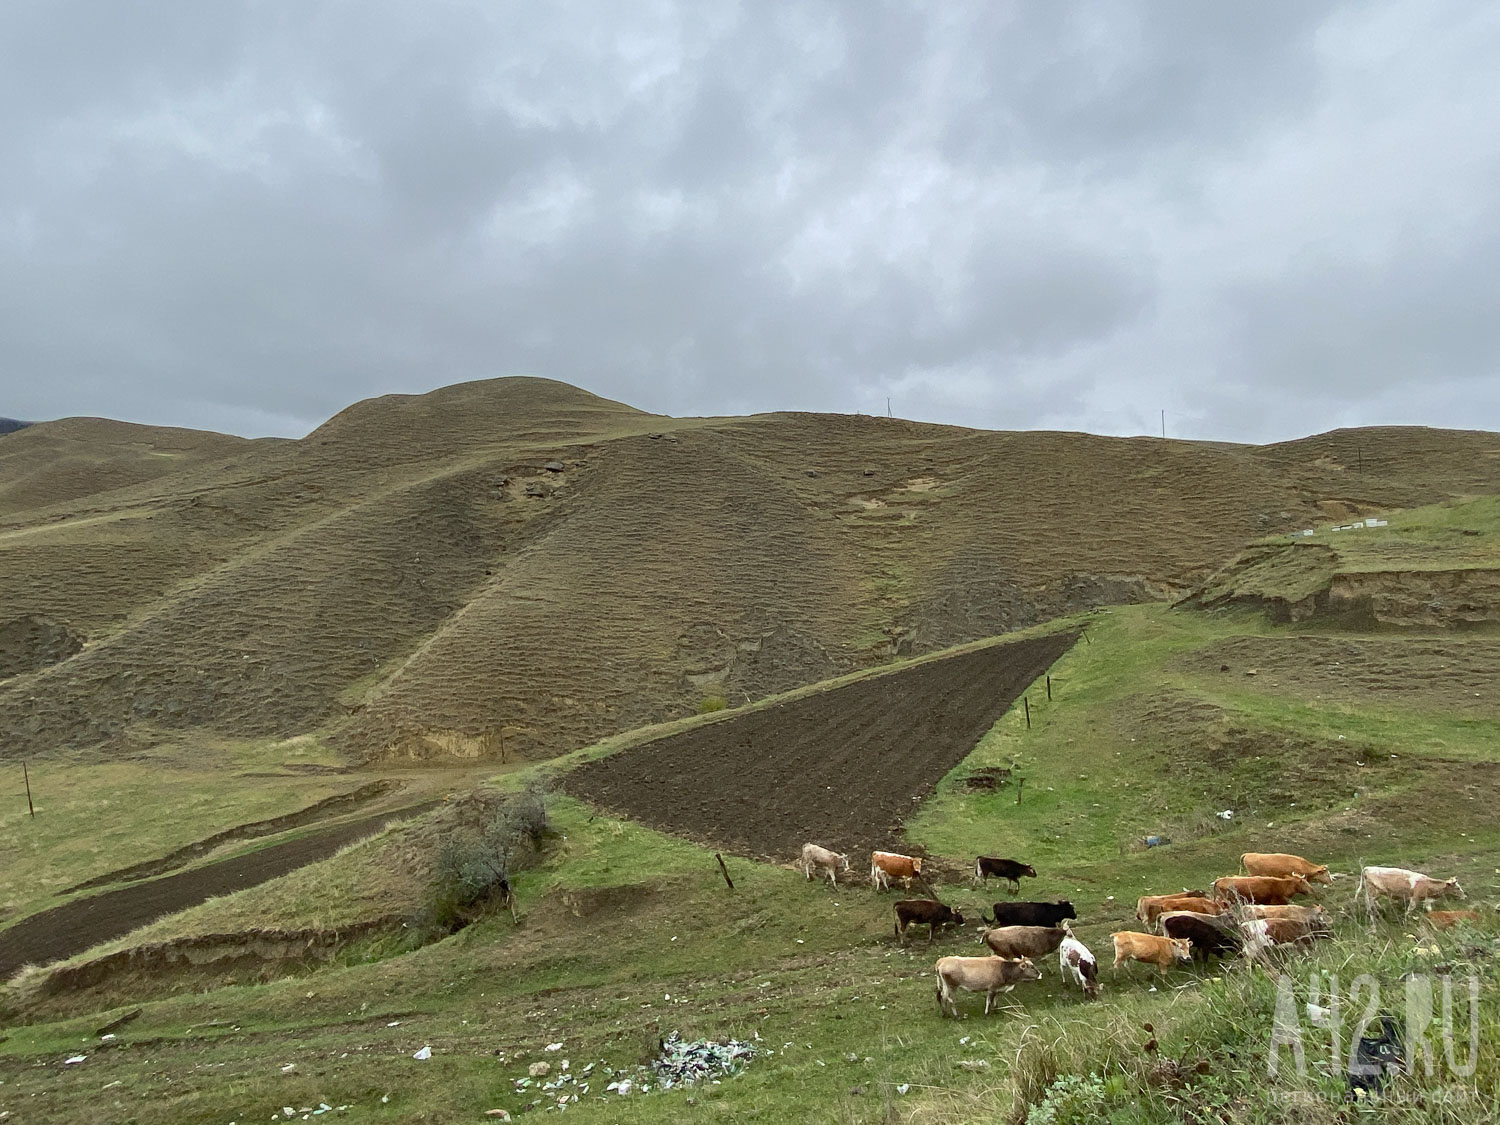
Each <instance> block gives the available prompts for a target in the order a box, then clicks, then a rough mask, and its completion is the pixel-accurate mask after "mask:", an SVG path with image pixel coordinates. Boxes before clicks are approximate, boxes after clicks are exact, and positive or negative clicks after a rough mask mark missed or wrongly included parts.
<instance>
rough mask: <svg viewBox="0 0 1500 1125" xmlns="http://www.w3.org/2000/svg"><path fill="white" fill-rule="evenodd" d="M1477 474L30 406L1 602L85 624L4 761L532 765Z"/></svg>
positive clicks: (540, 406) (1424, 466)
mask: <svg viewBox="0 0 1500 1125" xmlns="http://www.w3.org/2000/svg"><path fill="white" fill-rule="evenodd" d="M1484 492H1500V436H1497V435H1494V434H1489V433H1480V432H1460V431H1441V430H1427V429H1418V428H1382V429H1370V430H1347V431H1338V432H1335V433H1332V434H1326V435H1322V436H1319V437H1315V438H1308V439H1305V440H1302V441H1298V442H1284V443H1279V444H1276V445H1270V446H1262V447H1256V446H1233V445H1225V444H1223V443H1195V442H1188V441H1163V440H1158V439H1151V438H1133V439H1122V438H1104V437H1095V436H1090V435H1085V434H1074V433H1045V432H1020V433H1007V432H987V431H980V430H970V429H963V428H956V427H947V426H937V425H928V424H921V423H915V422H908V421H902V420H892V419H883V418H872V417H862V416H845V415H811V414H771V415H758V416H753V417H745V418H694V419H677V418H667V417H662V416H656V415H651V414H646V413H643V412H641V411H638V410H635V409H633V408H631V407H629V406H627V405H624V404H621V403H616V402H611V401H609V400H606V399H602V398H599V397H597V396H594V395H591V394H589V393H587V392H585V391H582V390H579V389H577V388H574V387H570V386H567V385H565V384H561V383H557V382H553V381H550V380H544V379H529V378H517V379H497V380H489V381H485V382H479V383H468V384H461V385H459V386H455V387H448V388H444V389H443V390H439V391H435V392H433V393H431V394H427V395H420V396H387V397H385V398H379V399H373V400H369V401H367V402H362V403H358V404H356V405H354V406H351V407H350V408H348V409H347V410H345V411H343V412H341V413H340V414H339V415H337V416H335V417H334V418H332V419H330V420H329V421H328V422H327V423H325V424H324V425H323V426H321V427H319V428H318V429H317V430H315V431H314V432H313V433H311V434H310V435H308V436H307V437H306V438H304V439H301V440H300V441H283V440H261V441H247V440H244V439H238V438H230V437H225V436H223V435H217V434H196V433H192V432H185V431H176V430H164V429H153V428H148V427H134V426H129V425H127V424H124V423H111V422H101V421H97V420H80V419H74V420H68V421H64V422H53V423H43V424H39V425H37V426H33V427H30V428H28V429H26V430H22V431H19V432H17V433H13V434H9V435H6V436H4V437H3V438H0V625H4V624H6V623H8V622H14V621H17V620H22V621H32V622H46V623H49V628H54V629H60V630H63V631H65V632H66V634H67V635H69V636H72V637H76V638H78V640H79V642H80V643H81V645H82V647H81V649H79V650H78V651H76V653H74V654H72V655H68V656H66V658H64V659H60V660H57V661H56V662H54V663H50V664H48V663H44V662H41V661H33V662H31V663H30V664H28V663H27V661H26V660H25V659H24V657H25V655H26V654H24V653H23V654H21V657H22V659H20V660H19V661H18V663H17V666H19V667H27V668H29V669H30V670H26V671H22V672H19V673H17V674H14V675H12V676H10V677H9V678H7V679H0V736H3V742H0V755H5V756H17V755H20V754H36V753H44V752H48V751H51V750H55V749H59V748H81V747H99V748H101V750H102V751H104V752H105V753H110V754H112V753H119V752H123V751H126V750H129V749H130V748H132V747H139V746H141V745H143V744H151V743H154V742H158V741H164V740H166V741H171V740H180V739H183V738H186V737H196V736H200V735H213V736H215V737H227V738H239V739H247V738H250V739H253V738H270V737H286V736H290V735H294V734H298V733H302V732H307V731H316V732H318V733H321V734H323V735H326V736H327V738H328V739H329V740H330V741H331V743H332V744H333V745H334V746H336V747H337V748H339V749H340V750H341V751H343V752H344V753H346V754H347V755H349V756H352V757H354V758H357V759H385V760H393V761H396V760H417V761H446V760H453V759H455V758H459V759H462V758H475V757H485V758H493V757H496V756H500V755H502V754H508V755H522V756H526V757H544V756H550V755H554V754H557V753H561V752H564V751H566V750H569V749H572V748H573V747H576V746H579V745H583V744H586V743H589V742H591V741H594V740H596V739H598V738H600V737H604V736H607V735H609V734H612V733H615V732H618V731H622V730H627V729H631V728H634V727H637V726H640V725H642V724H644V723H649V722H654V721H658V720H661V719H665V718H671V717H675V716H679V715H684V714H690V713H692V712H693V711H695V710H698V709H700V708H708V707H715V706H720V705H722V704H723V703H728V704H730V705H737V704H740V703H743V702H746V701H747V700H754V699H758V698H762V697H764V696H766V695H768V694H771V693H775V692H779V691H784V690H787V689H789V688H791V687H794V686H797V685H799V684H804V683H810V682H813V681H816V680H820V679H824V678H827V677H829V676H833V675H837V674H839V673H841V672H845V671H849V670H853V669H857V668H861V667H865V666H869V665H873V664H878V663H882V662H884V661H887V660H889V659H891V658H893V657H895V656H898V655H909V654H914V653H920V652H927V651H932V650H935V649H938V648H941V647H944V646H947V645H951V644H954V643H959V642H962V641H966V640H970V639H974V638H978V637H984V636H990V635H993V634H996V633H1002V632H1006V631H1009V630H1012V629H1015V628H1018V627H1023V626H1026V625H1029V624H1032V623H1035V622H1037V621H1041V620H1045V619H1047V618H1050V617H1052V616H1056V615H1057V614H1060V613H1064V612H1068V611H1072V610H1076V609H1080V608H1086V607H1089V606H1091V605H1096V604H1110V603H1120V602H1127V601H1140V600H1149V599H1162V598H1168V597H1175V596H1180V595H1182V594H1185V593H1187V592H1188V591H1189V590H1190V589H1192V588H1193V587H1194V586H1195V585H1197V584H1198V583H1199V582H1201V581H1202V580H1203V579H1205V578H1206V577H1207V576H1208V575H1209V574H1210V573H1212V572H1213V571H1214V570H1215V569H1216V568H1218V567H1219V566H1220V565H1221V564H1222V563H1223V562H1224V561H1225V560H1226V559H1228V558H1229V557H1230V556H1231V555H1233V554H1234V552H1235V551H1237V550H1238V549H1239V548H1240V547H1241V545H1242V544H1244V543H1245V542H1246V541H1247V540H1252V539H1255V538H1257V537H1260V536H1265V535H1268V534H1273V533H1278V532H1286V531H1291V530H1294V529H1297V528H1300V527H1303V526H1307V525H1309V524H1311V523H1313V522H1317V521H1320V520H1327V519H1328V518H1347V517H1349V516H1353V515H1359V514H1364V513H1368V512H1376V511H1383V510H1388V509H1393V508H1407V507H1413V506H1417V505H1422V504H1433V503H1437V502H1440V501H1444V500H1447V499H1450V498H1453V497H1456V496H1462V495H1467V494H1473V493H1484ZM42 632H45V630H41V629H39V628H20V629H18V630H17V631H16V635H18V636H30V635H33V634H38V635H39V634H40V633H42ZM71 647H73V646H71V645H69V646H64V648H71ZM59 651H62V650H59ZM39 664H40V666H38V665H39Z"/></svg>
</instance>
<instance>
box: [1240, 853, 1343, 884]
mask: <svg viewBox="0 0 1500 1125" xmlns="http://www.w3.org/2000/svg"><path fill="white" fill-rule="evenodd" d="M1240 866H1241V867H1243V868H1244V869H1245V874H1246V875H1274V876H1280V877H1282V878H1285V877H1286V876H1288V875H1301V876H1302V877H1303V878H1304V879H1306V880H1307V881H1308V882H1309V883H1322V884H1324V885H1325V886H1332V884H1333V876H1332V875H1330V874H1328V864H1326V863H1313V862H1311V861H1309V860H1305V859H1303V858H1302V857H1301V856H1300V855H1292V854H1291V853H1290V852H1246V853H1245V854H1244V855H1242V856H1240Z"/></svg>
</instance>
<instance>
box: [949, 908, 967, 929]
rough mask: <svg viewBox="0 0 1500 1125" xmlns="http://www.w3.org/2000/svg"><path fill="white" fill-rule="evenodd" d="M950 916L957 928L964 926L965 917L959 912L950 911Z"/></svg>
mask: <svg viewBox="0 0 1500 1125" xmlns="http://www.w3.org/2000/svg"><path fill="white" fill-rule="evenodd" d="M948 916H949V919H950V920H951V921H952V922H953V924H954V925H955V926H962V925H963V924H964V916H963V915H962V914H960V913H959V912H958V911H957V910H951V909H950V910H949V911H948Z"/></svg>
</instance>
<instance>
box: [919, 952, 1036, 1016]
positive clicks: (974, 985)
mask: <svg viewBox="0 0 1500 1125" xmlns="http://www.w3.org/2000/svg"><path fill="white" fill-rule="evenodd" d="M936 969H937V981H938V982H937V1001H938V1011H939V1012H941V1013H942V1014H943V1015H945V1016H946V1015H953V1016H957V1015H958V1005H957V1004H956V1003H955V1002H954V999H953V997H954V993H955V992H956V991H957V990H958V989H960V988H962V989H963V990H964V991H966V992H982V993H984V1014H985V1015H989V1014H990V1008H991V1007H993V1005H994V1002H995V993H997V992H1009V991H1010V990H1011V989H1012V988H1014V987H1015V986H1016V985H1017V984H1019V983H1020V982H1021V981H1023V980H1041V979H1042V973H1041V970H1040V969H1038V968H1037V967H1036V966H1035V965H1034V964H1032V962H1031V959H1030V958H1028V957H1017V958H1011V957H940V958H939V959H938V963H937V966H936Z"/></svg>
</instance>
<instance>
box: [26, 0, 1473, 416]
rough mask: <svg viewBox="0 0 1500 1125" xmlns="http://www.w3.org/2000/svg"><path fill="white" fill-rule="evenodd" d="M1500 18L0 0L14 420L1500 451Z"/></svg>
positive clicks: (1291, 8)
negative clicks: (689, 430) (893, 423)
mask: <svg viewBox="0 0 1500 1125" xmlns="http://www.w3.org/2000/svg"><path fill="white" fill-rule="evenodd" d="M1496 60H1500V5H1496V4H1493V3H1480V2H1475V3H1462V2H1457V0H1455V2H1452V3H1441V4H1434V3H1432V2H1431V0H1392V2H1387V3H1379V2H1374V3H1366V2H1360V3H1350V4H1348V5H1342V6H1341V5H1335V4H1319V3H1314V2H1311V0H1286V2H1276V0H1256V2H1254V3H1228V2H1225V3H1217V2H1205V0H1171V2H1169V0H1118V2H1109V0H1090V2H1088V3H1078V4H1071V3H1062V2H1058V0H1031V2H1028V3H1020V4H1009V3H1001V2H996V0H987V2H981V3H973V4H965V3H959V2H955V0H943V2H942V3H940V4H932V3H928V4H920V5H919V4H899V3H876V2H873V0H848V2H846V3H836V2H835V3H828V2H816V0H796V2H795V3H753V4H751V3H746V4H732V3H722V4H721V3H712V2H708V0H685V2H683V3H680V4H674V3H666V2H662V3H648V2H644V0H634V2H632V3H628V4H624V3H619V2H617V0H600V2H598V3H581V2H580V3H560V2H552V3H545V4H538V3H535V2H534V0H533V2H531V3H526V4H513V3H502V2H496V0H473V2H437V0H422V2H420V3H419V2H416V0H412V2H410V3H405V4H394V3H378V2H373V0H359V2H357V3H355V2H347V3H316V2H312V0H286V2H284V3H271V2H251V3H231V2H228V0H222V2H221V0H205V2H201V3H199V2H193V3H185V2H182V0H159V2H148V0H134V2H132V3H130V4H124V3H119V2H117V0H97V2H67V0H8V2H7V3H5V4H4V5H3V7H0V168H4V170H5V174H4V175H3V176H0V415H10V416H19V417H22V418H32V419H42V418H52V417H59V416H65V415H72V414H94V415H106V416H110V417H117V418H127V419H131V420H136V421H149V422H155V423H161V424H171V425H185V426H197V427H204V428H209V429H218V430H225V431H229V432H233V433H240V434H247V435H263V434H283V435H292V436H300V435H301V434H303V433H305V432H307V431H308V430H309V429H311V428H312V427H314V426H316V425H317V424H318V423H319V422H321V421H322V420H324V419H325V418H326V417H328V416H329V415H330V414H332V413H334V412H335V411H337V410H339V409H341V408H342V407H344V406H346V405H348V404H349V403H350V402H353V401H355V400H357V399H361V398H365V397H368V396H371V395H377V394H385V393H389V392H393V391H398V392H420V391H425V390H430V389H432V388H433V387H437V386H441V385H444V384H447V383H453V382H459V381H462V380H465V379H474V378H485V377H489V376H494V375H514V374H529V375H544V376H549V377H552V378H556V379H563V380H566V381H568V382H572V383H576V384H578V385H580V386H583V387H586V388H588V389H590V390H592V391H595V392H597V393H599V394H603V395H607V396H609V397H612V398H619V399H622V400H624V401H627V402H630V403H632V404H634V405H636V406H640V407H643V408H646V409H650V410H655V411H661V412H666V413H672V414H724V413H743V412H749V411H761V410H778V409H797V410H824V411H841V412H854V411H863V412H866V413H871V412H880V413H883V412H884V411H885V404H886V398H887V396H889V397H890V399H891V402H892V406H893V409H894V411H895V413H897V414H899V415H902V416H905V417H910V418H921V419H928V420H933V421H942V422H955V423H963V424H969V425H978V426H985V427H992V428H1002V429H1011V428H1038V427H1045V428H1062V429H1084V430H1092V431H1096V432H1101V433H1118V434H1130V433H1142V432H1153V433H1154V432H1156V431H1157V429H1158V425H1159V421H1158V417H1159V416H1158V411H1160V410H1163V409H1164V410H1166V412H1167V427H1168V432H1169V433H1171V434H1173V435H1174V436H1181V437H1203V438H1221V439H1236V440H1251V441H1255V440H1268V439H1275V438H1283V437H1291V436H1298V435H1302V434H1306V433H1310V432H1315V431H1319V430H1325V429H1329V428H1332V427H1335V426H1341V425H1361V424H1373V423H1425V424H1431V425H1446V426H1461V427H1469V428H1487V429H1496V430H1500V65H1497V61H1496Z"/></svg>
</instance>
